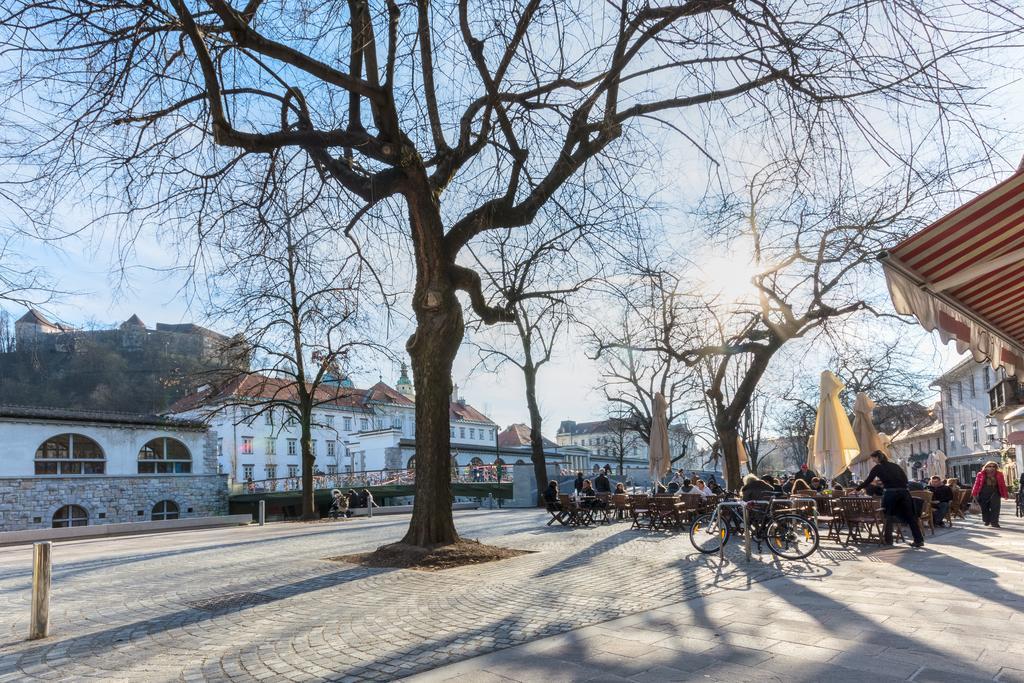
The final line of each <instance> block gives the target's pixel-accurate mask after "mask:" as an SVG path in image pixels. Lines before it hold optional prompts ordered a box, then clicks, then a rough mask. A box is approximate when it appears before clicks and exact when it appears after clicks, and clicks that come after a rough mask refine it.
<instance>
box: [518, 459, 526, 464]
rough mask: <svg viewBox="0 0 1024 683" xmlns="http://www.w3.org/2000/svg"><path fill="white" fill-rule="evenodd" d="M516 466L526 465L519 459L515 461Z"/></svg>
mask: <svg viewBox="0 0 1024 683" xmlns="http://www.w3.org/2000/svg"><path fill="white" fill-rule="evenodd" d="M516 464H517V465H525V464H526V463H525V462H524V461H523V459H522V458H519V459H518V460H516Z"/></svg>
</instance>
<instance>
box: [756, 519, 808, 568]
mask: <svg viewBox="0 0 1024 683" xmlns="http://www.w3.org/2000/svg"><path fill="white" fill-rule="evenodd" d="M765 540H766V541H767V542H768V548H769V549H770V550H771V551H772V552H773V553H775V554H776V555H778V556H779V557H784V558H786V559H787V560H802V559H803V558H805V557H807V556H808V555H810V554H811V553H813V552H814V551H815V550H817V549H818V529H817V527H815V526H814V524H813V523H812V522H811V521H810V520H808V519H806V518H804V517H801V516H800V515H779V516H778V517H775V518H773V519H772V521H771V522H769V524H768V526H767V527H766V528H765Z"/></svg>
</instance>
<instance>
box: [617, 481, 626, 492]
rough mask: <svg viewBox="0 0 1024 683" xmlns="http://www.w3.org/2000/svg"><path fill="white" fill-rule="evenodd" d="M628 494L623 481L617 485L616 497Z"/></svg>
mask: <svg viewBox="0 0 1024 683" xmlns="http://www.w3.org/2000/svg"><path fill="white" fill-rule="evenodd" d="M625 492H626V485H625V484H623V483H622V482H621V481H620V482H619V483H618V484H616V485H615V495H619V494H623V493H625Z"/></svg>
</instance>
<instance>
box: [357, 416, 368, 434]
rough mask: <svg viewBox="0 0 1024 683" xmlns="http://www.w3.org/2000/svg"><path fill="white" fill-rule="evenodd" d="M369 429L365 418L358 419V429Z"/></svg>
mask: <svg viewBox="0 0 1024 683" xmlns="http://www.w3.org/2000/svg"><path fill="white" fill-rule="evenodd" d="M369 428H370V422H369V420H367V419H366V418H365V417H361V418H359V429H361V430H362V431H364V432H365V431H366V430H368V429H369Z"/></svg>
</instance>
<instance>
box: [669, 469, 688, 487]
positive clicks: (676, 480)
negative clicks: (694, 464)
mask: <svg viewBox="0 0 1024 683" xmlns="http://www.w3.org/2000/svg"><path fill="white" fill-rule="evenodd" d="M684 479H686V475H684V474H683V471H682V470H679V471H678V472H676V473H675V475H674V476H673V477H672V481H671V482H669V483H670V484H675V485H676V487H677V488H678V487H680V486H682V485H683V480H684Z"/></svg>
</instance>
